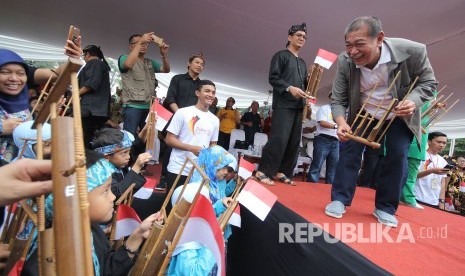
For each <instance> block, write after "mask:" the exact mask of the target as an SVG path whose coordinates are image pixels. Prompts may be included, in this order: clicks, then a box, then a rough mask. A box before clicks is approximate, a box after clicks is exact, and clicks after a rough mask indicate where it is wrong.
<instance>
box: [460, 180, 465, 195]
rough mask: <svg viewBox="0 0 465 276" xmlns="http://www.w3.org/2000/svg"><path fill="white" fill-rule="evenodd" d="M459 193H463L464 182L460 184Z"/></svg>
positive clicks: (464, 188)
mask: <svg viewBox="0 0 465 276" xmlns="http://www.w3.org/2000/svg"><path fill="white" fill-rule="evenodd" d="M459 191H461V192H464V193H465V182H460V187H459Z"/></svg>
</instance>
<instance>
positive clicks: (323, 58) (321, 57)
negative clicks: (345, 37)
mask: <svg viewBox="0 0 465 276" xmlns="http://www.w3.org/2000/svg"><path fill="white" fill-rule="evenodd" d="M336 59H337V55H336V54H333V53H331V52H328V51H326V50H323V49H321V48H320V49H319V50H318V54H317V55H316V58H315V63H317V64H319V65H321V66H323V67H324V68H326V69H329V68H330V67H331V65H332V64H333V63H334V62H335V61H336Z"/></svg>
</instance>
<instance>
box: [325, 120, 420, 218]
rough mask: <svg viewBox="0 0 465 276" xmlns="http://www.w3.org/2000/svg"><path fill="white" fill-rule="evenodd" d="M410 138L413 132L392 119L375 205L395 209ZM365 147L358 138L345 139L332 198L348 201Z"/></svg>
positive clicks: (392, 210)
mask: <svg viewBox="0 0 465 276" xmlns="http://www.w3.org/2000/svg"><path fill="white" fill-rule="evenodd" d="M412 139H413V134H412V133H411V132H410V130H409V129H408V127H407V125H406V124H405V123H404V121H402V120H401V119H399V118H396V119H394V122H393V123H392V125H391V127H390V128H389V129H388V131H387V132H386V137H385V148H386V157H385V158H384V160H383V161H382V163H381V167H380V171H379V179H378V181H377V187H376V197H375V207H376V208H377V209H379V210H381V211H384V212H386V213H388V214H391V215H394V214H395V213H396V210H397V207H398V205H399V199H400V195H401V192H402V186H403V185H404V183H405V180H406V177H407V154H408V149H409V147H410V144H411V143H412ZM364 149H365V145H363V144H361V143H359V142H355V141H352V140H349V141H347V142H346V143H345V146H344V148H343V150H342V152H341V155H340V157H339V162H338V164H337V169H336V176H335V178H334V183H333V186H332V189H331V200H337V201H340V202H342V203H343V204H344V205H346V206H350V205H351V203H352V199H353V197H354V194H355V187H356V183H357V177H358V173H359V170H360V164H361V161H362V153H363V150H364Z"/></svg>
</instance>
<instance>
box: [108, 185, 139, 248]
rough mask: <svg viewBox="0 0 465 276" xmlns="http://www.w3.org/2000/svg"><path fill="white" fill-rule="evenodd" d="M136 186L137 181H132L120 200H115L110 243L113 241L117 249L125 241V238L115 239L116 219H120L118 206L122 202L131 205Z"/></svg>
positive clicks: (113, 245) (113, 246)
mask: <svg viewBox="0 0 465 276" xmlns="http://www.w3.org/2000/svg"><path fill="white" fill-rule="evenodd" d="M134 187H136V183H132V184H131V186H129V187H128V188H127V189H126V191H124V193H123V194H122V195H121V196H120V197H119V198H118V200H116V201H115V207H114V210H113V219H112V221H111V232H110V243H113V244H112V248H113V249H115V250H116V249H118V248H119V247H120V246H121V245H123V241H124V238H121V239H119V240H115V233H116V221H117V219H118V218H117V214H118V208H119V205H121V204H125V205H128V206H131V204H132V196H133V191H134Z"/></svg>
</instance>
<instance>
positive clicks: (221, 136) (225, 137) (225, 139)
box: [218, 131, 231, 150]
mask: <svg viewBox="0 0 465 276" xmlns="http://www.w3.org/2000/svg"><path fill="white" fill-rule="evenodd" d="M230 140H231V133H224V132H222V131H220V132H219V133H218V146H222V147H223V148H224V149H225V150H229V142H230Z"/></svg>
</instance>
